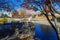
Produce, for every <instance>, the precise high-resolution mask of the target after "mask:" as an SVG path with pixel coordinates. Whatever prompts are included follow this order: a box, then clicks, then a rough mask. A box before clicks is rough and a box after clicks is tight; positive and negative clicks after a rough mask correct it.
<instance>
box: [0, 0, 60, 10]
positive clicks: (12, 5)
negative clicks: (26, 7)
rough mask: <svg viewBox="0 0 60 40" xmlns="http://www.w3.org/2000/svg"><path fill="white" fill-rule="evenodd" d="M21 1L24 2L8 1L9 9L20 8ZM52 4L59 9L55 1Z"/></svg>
mask: <svg viewBox="0 0 60 40" xmlns="http://www.w3.org/2000/svg"><path fill="white" fill-rule="evenodd" d="M1 1H3V0H0V2H1ZM5 1H8V0H5ZM38 1H39V0H38ZM23 2H24V0H17V1H16V0H10V2H8V5H9V6H10V7H11V9H13V8H14V9H15V10H17V9H19V8H21V6H20V4H22V3H23ZM0 5H1V4H0ZM54 6H55V8H56V9H57V10H60V7H59V6H58V4H57V2H55V3H54ZM36 7H37V8H38V9H39V7H38V6H36Z"/></svg>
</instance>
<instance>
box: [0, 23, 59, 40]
mask: <svg viewBox="0 0 60 40" xmlns="http://www.w3.org/2000/svg"><path fill="white" fill-rule="evenodd" d="M31 25H33V24H32V23H29V24H28V25H27V23H25V22H21V23H19V22H18V23H16V22H12V23H5V24H3V25H0V39H1V38H4V37H6V36H8V35H9V36H12V35H14V34H15V29H16V28H19V35H20V36H19V37H21V34H24V35H25V34H31V35H32V36H33V37H34V40H57V39H58V38H57V35H56V32H55V30H54V29H53V28H52V27H49V26H45V25H40V24H34V27H35V30H34V28H33V26H31ZM34 32H35V35H33V34H34ZM14 36H15V35H14ZM26 36H27V35H26ZM24 37H25V36H24ZM29 37H30V36H29ZM35 38H36V39H35ZM30 40H32V39H31V38H30Z"/></svg>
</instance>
